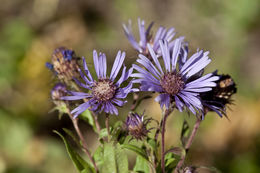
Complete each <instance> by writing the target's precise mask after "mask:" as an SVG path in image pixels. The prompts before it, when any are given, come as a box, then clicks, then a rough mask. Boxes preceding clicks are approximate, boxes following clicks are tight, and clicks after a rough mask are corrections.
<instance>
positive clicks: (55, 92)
mask: <svg viewBox="0 0 260 173" xmlns="http://www.w3.org/2000/svg"><path fill="white" fill-rule="evenodd" d="M66 93H67V90H66V86H65V85H64V84H62V83H58V84H56V85H55V86H54V87H53V89H52V90H51V98H52V100H53V102H54V104H55V105H57V106H61V105H63V104H64V101H63V100H60V99H61V97H63V96H65V95H66Z"/></svg>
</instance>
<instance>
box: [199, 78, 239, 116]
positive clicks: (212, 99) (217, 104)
mask: <svg viewBox="0 0 260 173" xmlns="http://www.w3.org/2000/svg"><path fill="white" fill-rule="evenodd" d="M216 75H217V74H216ZM217 76H219V80H217V81H216V83H217V86H216V87H213V88H212V90H211V91H208V92H205V93H201V94H200V97H201V99H202V104H203V106H204V112H205V114H206V113H207V112H208V111H214V112H216V113H217V114H218V115H219V116H220V117H222V116H223V115H225V116H226V117H227V115H226V106H227V105H228V104H231V103H232V101H233V100H232V99H231V96H232V95H233V94H235V93H236V92H237V88H236V84H235V82H234V80H233V79H232V78H231V76H230V75H224V74H222V75H217Z"/></svg>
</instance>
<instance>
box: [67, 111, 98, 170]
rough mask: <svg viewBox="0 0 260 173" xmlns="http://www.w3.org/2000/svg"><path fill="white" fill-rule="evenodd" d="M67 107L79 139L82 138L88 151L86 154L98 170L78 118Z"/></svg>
mask: <svg viewBox="0 0 260 173" xmlns="http://www.w3.org/2000/svg"><path fill="white" fill-rule="evenodd" d="M67 109H68V111H67V112H68V114H69V117H70V119H71V121H72V123H73V126H74V128H75V130H76V132H77V135H78V137H79V139H80V141H81V143H82V147H83V148H82V149H83V151H84V152H85V153H86V155H87V156H88V158H89V160H90V161H91V162H92V164H93V166H94V168H95V171H96V172H98V168H97V165H96V163H95V161H94V159H93V157H92V156H91V154H90V151H89V150H88V147H87V143H86V141H85V139H84V137H83V135H82V133H81V131H80V128H79V126H78V118H73V115H72V114H71V113H70V110H69V108H67Z"/></svg>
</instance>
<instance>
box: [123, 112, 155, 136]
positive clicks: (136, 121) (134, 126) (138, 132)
mask: <svg viewBox="0 0 260 173" xmlns="http://www.w3.org/2000/svg"><path fill="white" fill-rule="evenodd" d="M151 120H152V119H151V118H148V119H145V118H144V115H138V114H137V113H133V112H131V113H129V115H128V116H127V119H126V122H125V125H126V128H127V132H128V134H129V135H131V136H132V137H133V138H135V139H137V140H142V139H143V138H145V137H147V134H148V133H149V132H150V129H147V124H148V123H150V122H151Z"/></svg>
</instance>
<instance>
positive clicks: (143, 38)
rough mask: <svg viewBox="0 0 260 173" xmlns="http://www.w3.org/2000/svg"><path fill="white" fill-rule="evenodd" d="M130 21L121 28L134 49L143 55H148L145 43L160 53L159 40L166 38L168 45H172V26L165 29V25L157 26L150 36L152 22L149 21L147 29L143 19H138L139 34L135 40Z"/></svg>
mask: <svg viewBox="0 0 260 173" xmlns="http://www.w3.org/2000/svg"><path fill="white" fill-rule="evenodd" d="M131 25H132V23H131V21H130V20H129V22H128V26H126V25H125V24H123V28H124V31H125V35H126V36H127V39H128V40H129V42H130V43H131V45H132V46H133V48H134V49H136V50H137V51H138V52H139V53H141V54H144V55H149V52H148V49H147V45H148V44H150V45H151V47H152V49H153V50H154V52H155V53H156V54H161V51H160V46H159V40H166V41H168V42H169V45H170V47H171V46H172V45H173V41H171V40H172V39H173V37H174V36H175V34H176V33H175V32H174V28H170V29H168V30H167V29H166V28H165V27H162V26H161V27H159V29H158V30H157V32H156V34H155V37H154V38H153V37H152V34H151V28H152V26H153V23H151V24H150V25H149V26H148V27H147V29H145V21H144V20H141V19H138V27H139V35H140V41H139V42H137V41H136V39H135V38H134V35H133V32H132V26H131Z"/></svg>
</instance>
